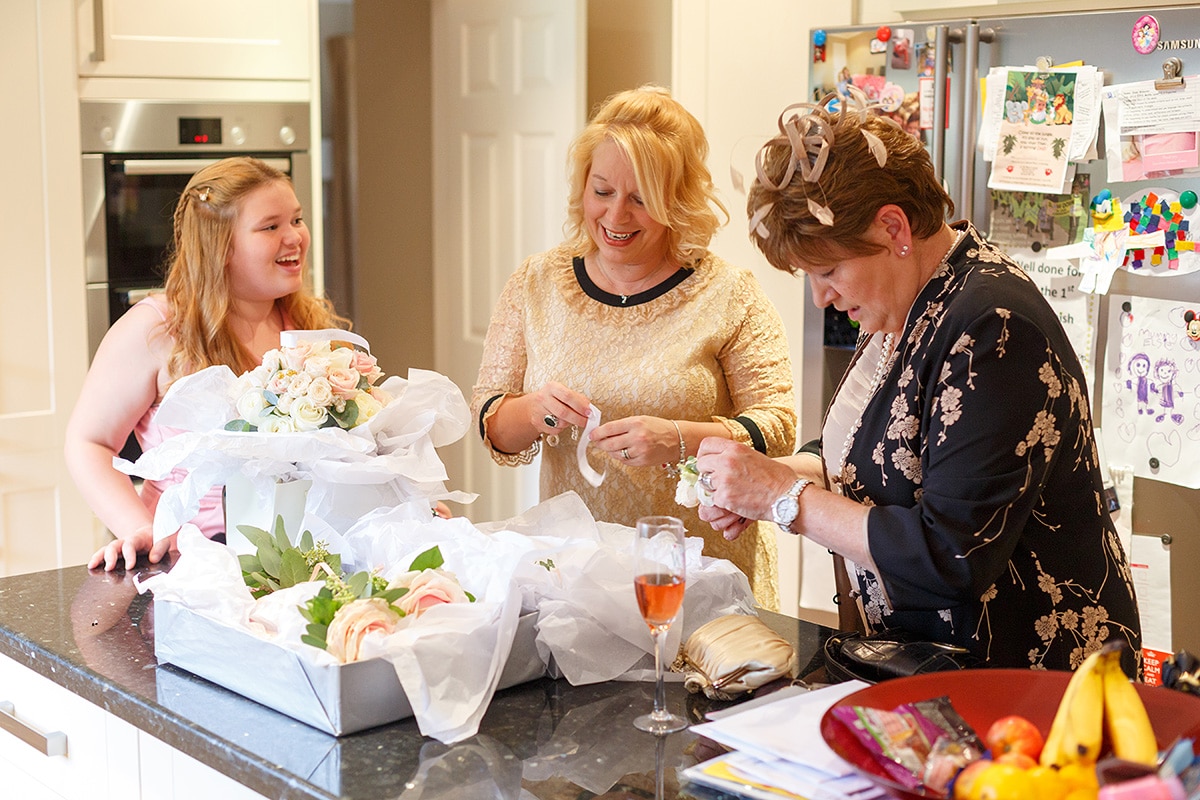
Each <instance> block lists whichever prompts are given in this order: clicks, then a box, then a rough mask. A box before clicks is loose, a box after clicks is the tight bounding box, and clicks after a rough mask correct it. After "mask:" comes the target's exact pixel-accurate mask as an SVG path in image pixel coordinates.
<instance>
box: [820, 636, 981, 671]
mask: <svg viewBox="0 0 1200 800" xmlns="http://www.w3.org/2000/svg"><path fill="white" fill-rule="evenodd" d="M982 666H984V664H983V662H982V661H981V660H980V659H979V658H977V657H976V656H974V655H972V654H971V653H970V651H968V650H967V649H966V648H963V647H958V646H956V645H952V644H945V643H942V642H929V641H923V640H920V639H917V638H916V637H914V636H912V635H911V634H909V633H907V632H906V631H902V630H897V629H888V630H884V631H880V632H879V633H874V634H870V635H866V634H863V633H860V632H858V631H845V632H842V633H835V634H833V635H832V636H830V637H829V638H828V639H826V640H825V672H826V675H827V677H828V678H829V679H830V680H831V681H834V682H840V681H848V680H860V681H865V682H867V683H878V682H879V681H885V680H888V679H889V678H902V677H905V676H908V675H921V674H924V673H926V672H941V671H944V670H953V669H972V668H978V667H982Z"/></svg>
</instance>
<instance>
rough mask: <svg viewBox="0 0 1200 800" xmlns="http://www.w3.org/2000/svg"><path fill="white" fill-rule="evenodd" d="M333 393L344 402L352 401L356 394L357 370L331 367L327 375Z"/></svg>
mask: <svg viewBox="0 0 1200 800" xmlns="http://www.w3.org/2000/svg"><path fill="white" fill-rule="evenodd" d="M327 377H328V378H329V385H330V387H332V389H333V393H334V394H335V395H336V396H338V397H341V398H344V399H346V400H353V399H354V396H355V395H357V394H358V370H355V369H352V368H342V367H333V368H331V369H330V370H329V373H328V375H327Z"/></svg>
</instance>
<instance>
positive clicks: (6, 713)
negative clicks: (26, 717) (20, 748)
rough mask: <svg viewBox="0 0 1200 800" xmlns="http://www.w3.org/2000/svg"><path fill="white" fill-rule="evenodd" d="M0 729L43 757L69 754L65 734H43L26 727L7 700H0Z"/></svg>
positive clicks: (55, 732)
mask: <svg viewBox="0 0 1200 800" xmlns="http://www.w3.org/2000/svg"><path fill="white" fill-rule="evenodd" d="M0 728H3V729H4V730H6V731H8V732H9V733H11V734H12V735H13V736H16V737H17V738H18V739H20V740H21V741H22V742H24V743H25V744H27V745H29V746H30V747H32V748H33V749H35V750H37V751H38V752H39V753H41V754H43V755H47V756H65V755H66V754H67V735H66V734H65V733H63V732H62V731H52V732H50V733H42V732H41V731H39V730H38V729H37V728H34V727H32V726H30V725H26V724H25V723H24V722H22V721H21V720H19V719H17V717H16V711H15V710H14V708H13V704H12V703H11V702H9V701H7V700H0Z"/></svg>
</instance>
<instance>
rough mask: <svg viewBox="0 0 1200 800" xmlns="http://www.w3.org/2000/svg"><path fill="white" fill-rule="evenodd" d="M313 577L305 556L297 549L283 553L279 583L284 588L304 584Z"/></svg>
mask: <svg viewBox="0 0 1200 800" xmlns="http://www.w3.org/2000/svg"><path fill="white" fill-rule="evenodd" d="M311 575H312V570H311V569H309V566H308V561H307V560H306V559H305V558H304V554H303V553H301V552H300V551H299V550H297V549H295V548H289V549H287V550H284V551H283V556H282V558H281V564H280V568H279V583H280V584H281V585H282V586H283V587H284V588H286V587H288V586H295V585H296V584H297V583H304V582H305V581H307V580H308V579H309V576H311Z"/></svg>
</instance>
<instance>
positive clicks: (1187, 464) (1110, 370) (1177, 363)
mask: <svg viewBox="0 0 1200 800" xmlns="http://www.w3.org/2000/svg"><path fill="white" fill-rule="evenodd" d="M1109 308H1110V317H1109V321H1108V331H1109V333H1108V347H1107V348H1106V351H1105V363H1104V373H1103V374H1104V388H1103V408H1102V409H1101V414H1102V420H1101V428H1102V430H1103V432H1104V449H1105V451H1106V452H1107V454H1108V458H1109V459H1110V461H1111V462H1113V463H1122V464H1130V465H1132V466H1133V474H1134V475H1136V476H1137V477H1139V478H1152V479H1154V480H1158V481H1163V482H1164V483H1174V484H1176V485H1178V486H1186V487H1188V488H1190V489H1197V488H1200V459H1197V458H1196V457H1195V452H1196V451H1197V448H1198V447H1200V340H1198V339H1193V338H1192V337H1191V335H1190V334H1191V320H1194V319H1195V318H1196V314H1197V311H1200V298H1197V299H1193V300H1191V301H1187V300H1182V299H1181V300H1160V299H1155V298H1149V297H1129V296H1121V295H1112V296H1111V300H1110V303H1109Z"/></svg>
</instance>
